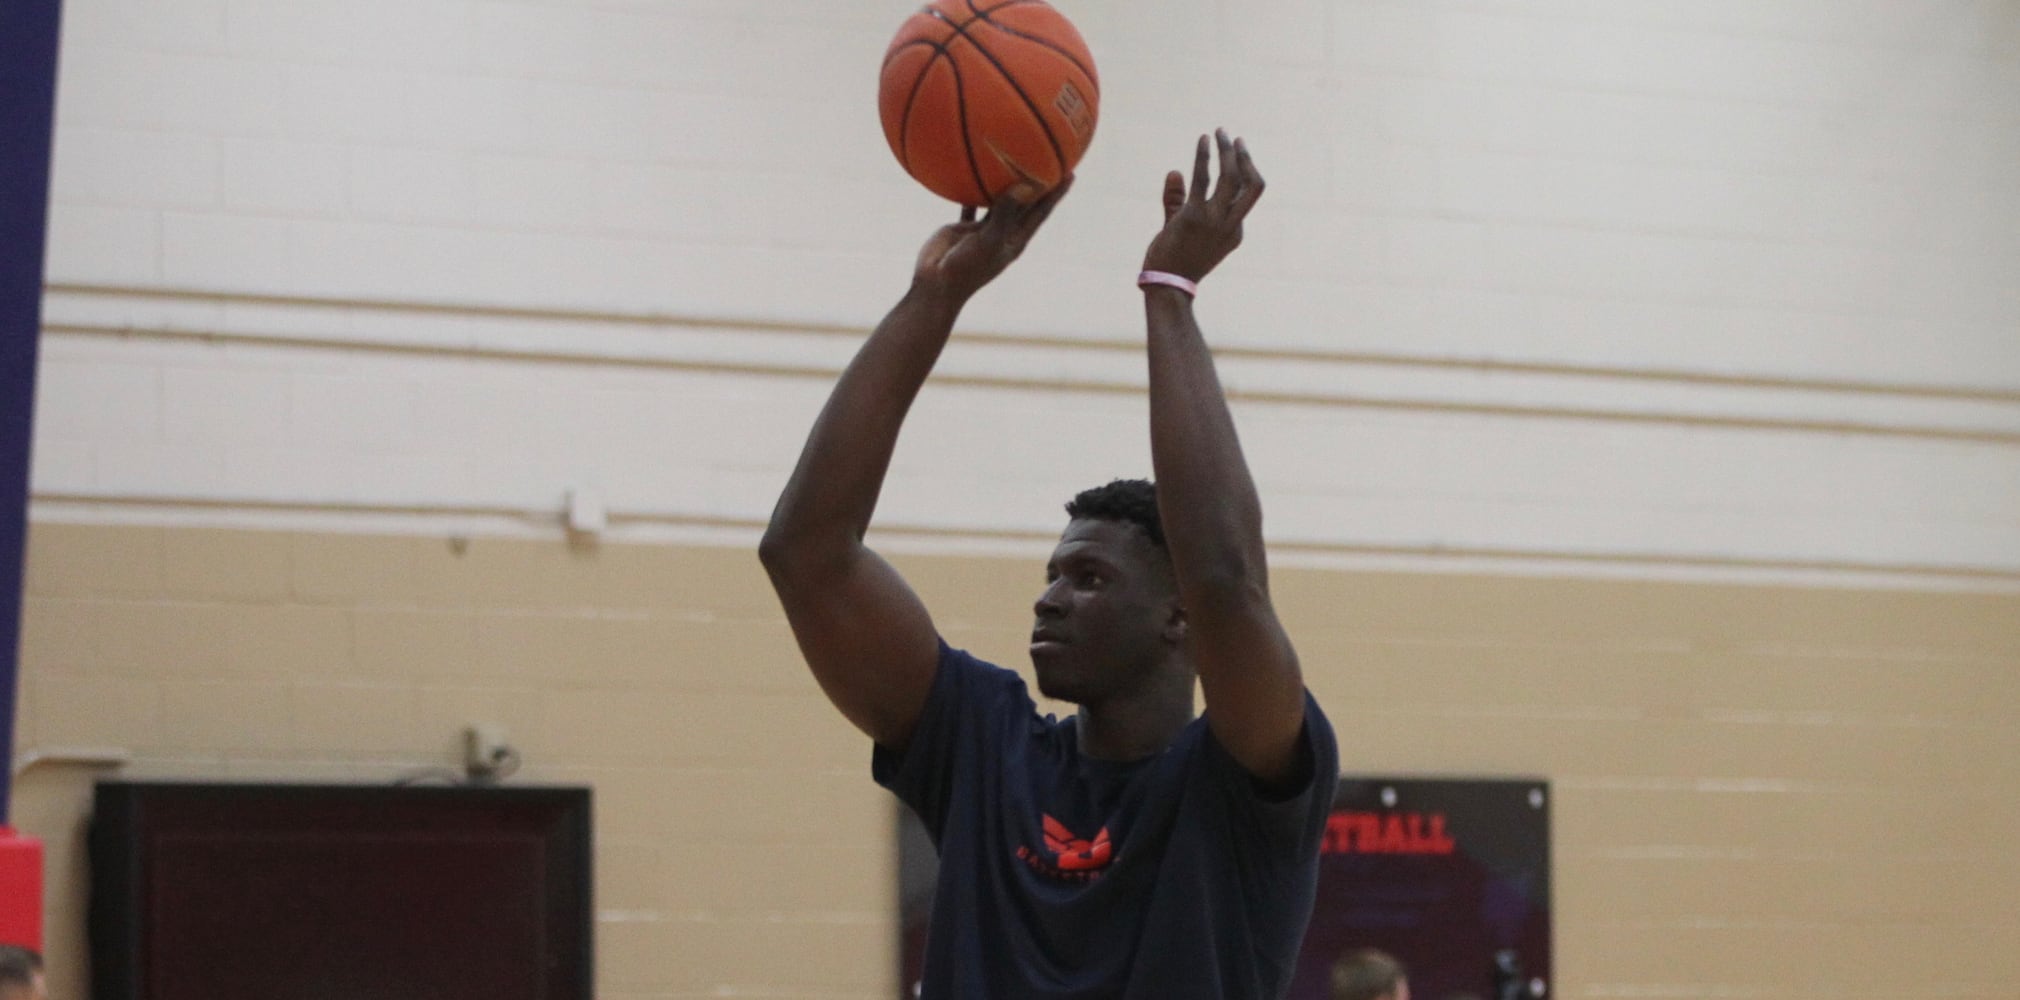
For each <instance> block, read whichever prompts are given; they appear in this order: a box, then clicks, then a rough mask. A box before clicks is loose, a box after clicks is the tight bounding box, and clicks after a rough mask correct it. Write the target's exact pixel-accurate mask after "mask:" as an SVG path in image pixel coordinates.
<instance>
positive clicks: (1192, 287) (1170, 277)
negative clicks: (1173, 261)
mask: <svg viewBox="0 0 2020 1000" xmlns="http://www.w3.org/2000/svg"><path fill="white" fill-rule="evenodd" d="M1136 284H1137V287H1139V288H1149V287H1150V286H1152V285H1168V286H1170V287H1172V288H1176V289H1178V290H1179V291H1181V292H1184V293H1185V294H1187V295H1190V296H1192V297H1193V298H1198V297H1199V284H1198V283H1197V282H1194V281H1190V280H1188V279H1185V278H1181V277H1179V276H1178V275H1176V274H1172V273H1170V272H1169V271H1145V272H1143V273H1142V274H1139V275H1137V276H1136Z"/></svg>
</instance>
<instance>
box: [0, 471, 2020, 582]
mask: <svg viewBox="0 0 2020 1000" xmlns="http://www.w3.org/2000/svg"><path fill="white" fill-rule="evenodd" d="M30 499H31V500H32V501H33V502H34V503H36V504H59V505H76V506H78V507H80V508H87V509H99V510H118V509H126V510H132V511H160V510H180V511H209V512H217V513H224V514H234V513H247V514H344V515H367V516H370V515H381V516H399V515H421V516H430V517H441V518H447V519H455V518H459V517H460V518H501V519H508V518H509V519H516V520H521V521H526V522H529V523H531V522H538V523H551V524H553V525H554V527H555V529H556V530H559V527H560V517H559V514H558V512H556V511H552V510H535V509H530V508H513V507H506V506H502V505H498V506H487V505H446V504H445V505H421V504H385V505H376V504H363V503H320V502H317V503H310V502H288V501H273V500H224V499H210V498H177V497H134V496H118V497H112V496H94V495H89V494H78V493H56V492H40V491H38V492H35V493H33V494H32V495H31V497H30ZM610 524H611V527H612V530H613V531H615V530H619V529H622V528H623V527H624V526H625V525H628V524H629V525H645V526H671V527H684V528H699V529H706V530H711V531H733V532H741V533H748V534H750V535H751V536H753V537H754V536H755V535H756V534H758V533H760V532H762V531H763V530H764V527H765V523H764V522H763V521H761V520H757V519H753V518H736V517H712V516H705V515H688V514H670V513H653V512H627V511H611V512H610ZM871 537H872V540H873V541H874V540H876V539H904V540H916V541H938V542H947V543H971V542H986V543H995V544H1004V543H1010V544H1015V545H1020V546H1026V545H1028V546H1030V547H1032V548H1034V549H1037V548H1042V547H1048V546H1050V545H1052V544H1053V543H1054V542H1056V541H1057V540H1058V537H1057V535H1055V534H1052V533H1049V532H1043V531H1024V530H1009V529H988V528H956V527H939V526H932V525H916V524H889V523H879V524H877V525H875V526H874V527H873V528H872V529H871ZM1269 548H1270V551H1271V552H1272V553H1273V554H1276V555H1280V556H1287V557H1297V556H1306V557H1321V558H1326V557H1330V558H1342V557H1374V558H1411V559H1425V560H1433V561H1437V560H1451V561H1481V562H1488V563H1493V562H1503V563H1510V564H1513V563H1538V562H1543V563H1558V564H1563V565H1565V566H1567V567H1575V566H1586V567H1600V566H1607V567H1658V568H1661V567H1667V568H1678V569H1694V570H1714V571H1732V572H1767V573H1803V574H1825V575H1845V576H1858V577H1895V578H1904V579H1924V580H1929V581H1932V582H1935V581H1945V582H1949V583H1953V584H1966V585H1970V584H1978V585H1984V584H1992V585H1997V586H2001V587H2004V586H2009V585H2020V570H2016V569H2002V568H1997V567H1986V566H1952V565H1938V564H1921V563H1885V562H1859V561H1852V560H1831V559H1771V558H1756V557H1747V556H1716V555H1683V554H1674V553H1664V552H1579V551H1572V550H1561V549H1534V548H1496V547H1485V546H1446V545H1435V544H1428V545H1380V544H1360V543H1346V542H1341V543H1335V542H1312V541H1296V540H1290V541H1283V540H1272V541H1271V542H1270V543H1269Z"/></svg>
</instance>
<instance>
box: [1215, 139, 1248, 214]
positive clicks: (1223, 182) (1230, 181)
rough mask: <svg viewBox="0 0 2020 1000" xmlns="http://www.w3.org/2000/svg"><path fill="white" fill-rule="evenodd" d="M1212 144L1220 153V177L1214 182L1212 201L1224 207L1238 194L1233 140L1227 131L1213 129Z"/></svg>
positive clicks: (1239, 182) (1238, 182)
mask: <svg viewBox="0 0 2020 1000" xmlns="http://www.w3.org/2000/svg"><path fill="white" fill-rule="evenodd" d="M1213 142H1214V145H1215V146H1217V147H1219V152H1220V177H1219V178H1217V179H1216V180H1215V182H1214V186H1213V200H1214V201H1216V202H1219V203H1220V204H1222V205H1226V204H1228V203H1230V202H1232V201H1234V198H1235V195H1236V194H1238V193H1239V192H1240V189H1241V180H1242V178H1241V171H1240V170H1237V169H1235V165H1234V160H1235V156H1234V140H1232V139H1230V138H1228V135H1227V129H1224V128H1217V129H1214V130H1213Z"/></svg>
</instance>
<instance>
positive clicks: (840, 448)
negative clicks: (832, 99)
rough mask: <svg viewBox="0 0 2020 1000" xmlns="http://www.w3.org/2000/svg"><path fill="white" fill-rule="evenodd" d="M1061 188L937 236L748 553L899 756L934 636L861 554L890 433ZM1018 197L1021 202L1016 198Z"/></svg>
mask: <svg viewBox="0 0 2020 1000" xmlns="http://www.w3.org/2000/svg"><path fill="white" fill-rule="evenodd" d="M1069 186H1071V185H1070V182H1069V183H1068V184H1065V185H1061V186H1060V187H1059V188H1057V189H1055V190H1054V191H1052V192H1051V193H1050V194H1047V195H1046V196H1044V197H1042V198H1039V199H1037V200H1035V201H1031V202H1030V203H1028V204H1026V203H1024V202H1023V201H1020V200H1019V195H1010V196H1006V197H1005V198H1003V199H1002V200H1000V201H998V202H997V203H996V204H995V205H994V206H993V207H992V208H991V209H990V210H989V215H988V217H987V218H986V219H984V220H983V221H981V222H974V221H966V220H964V221H962V222H959V223H956V224H954V225H951V226H946V227H944V228H942V229H941V230H940V231H938V232H936V233H934V234H933V237H932V238H931V239H929V240H927V241H926V246H925V248H924V249H922V250H921V251H920V252H919V263H918V267H917V268H916V269H915V271H914V272H913V277H912V287H911V290H910V291H908V292H907V293H906V294H905V297H904V298H903V299H901V300H900V301H899V302H898V304H897V306H896V307H894V308H893V309H892V310H891V312H890V314H889V315H888V316H886V317H884V321H883V322H882V323H880V324H878V325H877V329H876V331H875V332H874V333H872V334H870V338H869V340H867V341H865V342H864V344H863V346H862V348H861V350H859V351H857V353H856V357H855V360H853V361H851V362H850V363H849V367H848V368H847V369H846V370H845V371H843V373H842V377H841V379H840V381H838V382H837V383H836V384H835V389H834V392H833V393H832V394H830V395H829V397H828V402H827V405H826V406H825V407H824V408H823V409H822V410H821V415H820V417H819V418H818V419H816V420H815V421H814V429H813V432H812V433H811V434H809V435H808V437H807V444H806V449H805V450H804V451H802V452H801V453H800V461H799V465H798V466H797V467H796V468H795V469H794V470H793V475H792V479H791V480H789V481H788V482H787V483H786V488H785V492H784V493H783V494H782V495H781V496H780V497H779V502H778V506H777V507H776V508H774V509H773V511H772V518H771V524H770V526H769V527H767V528H766V530H765V535H764V541H763V542H761V543H760V544H759V546H758V555H759V558H761V559H762V560H763V561H764V566H765V571H766V572H767V573H769V574H770V576H771V581H772V587H773V589H774V590H776V591H778V595H779V601H780V603H782V604H783V605H784V606H785V612H786V620H787V621H789V622H791V623H792V628H793V635H794V637H795V638H797V639H798V640H799V646H800V652H801V654H802V655H804V656H805V657H806V660H807V665H808V666H809V667H810V668H812V670H813V673H814V679H815V680H816V681H818V682H819V683H820V685H821V690H822V691H824V692H826V693H827V696H828V699H829V700H830V701H833V702H834V703H835V707H836V708H838V709H840V710H841V712H842V714H843V715H844V716H846V717H847V718H848V720H849V721H850V722H851V723H854V724H855V726H856V728H858V729H861V730H862V731H863V732H864V733H866V734H868V735H869V737H870V738H871V739H873V740H875V741H877V742H878V743H880V744H883V745H884V746H887V747H890V748H892V749H903V748H904V746H905V744H906V743H907V742H908V741H909V740H910V739H911V735H912V728H913V726H914V724H916V723H917V722H918V719H919V712H920V710H921V709H922V708H923V707H924V706H925V703H926V694H927V692H928V691H929V690H930V689H931V688H932V683H933V671H934V669H935V667H936V666H937V664H938V662H939V636H938V633H937V632H936V631H935V630H934V628H933V621H932V618H931V617H930V616H929V615H928V614H927V613H926V608H925V605H923V604H921V603H920V601H919V598H918V596H917V595H916V594H914V593H913V592H912V589H911V587H909V586H907V585H906V583H905V581H904V578H903V577H900V576H899V575H898V573H897V571H896V570H894V569H892V568H891V565H890V564H889V563H887V562H885V561H884V560H883V559H882V558H880V557H879V556H878V555H877V554H876V553H875V552H872V551H871V550H870V549H869V547H868V546H866V545H864V544H863V536H864V534H865V532H867V531H868V530H869V526H870V515H871V514H872V513H873V512H874V511H875V510H876V506H877V494H878V493H879V492H880V491H881V490H882V488H883V483H884V474H885V472H886V470H888V469H889V467H890V464H891V453H892V452H893V451H894V450H895V449H896V447H897V443H898V430H899V428H900V427H901V426H902V425H903V423H904V420H905V413H906V412H907V411H908V410H909V409H910V408H911V405H912V400H913V398H914V397H916V396H917V395H918V392H919V387H920V386H921V385H923V384H924V383H925V381H926V376H927V375H928V374H929V373H931V371H932V370H933V363H934V362H935V361H937V360H938V359H939V356H940V350H941V348H943V347H944V346H946V343H947V337H948V335H949V334H951V333H952V332H953V329H954V320H955V318H956V317H957V316H958V315H960V312H961V307H962V306H963V305H965V304H966V303H967V301H968V299H969V297H970V296H972V295H974V294H975V293H976V292H977V291H980V290H981V288H982V286H984V285H986V284H988V283H989V281H990V280H992V279H993V278H995V277H996V275H998V274H1001V273H1002V272H1003V269H1004V268H1006V267H1008V266H1010V262H1011V261H1014V260H1016V259H1017V255H1018V254H1020V253H1022V252H1023V250H1024V246H1025V244H1026V243H1027V242H1028V241H1029V240H1030V239H1031V236H1032V234H1033V233H1035V232H1037V230H1038V227H1039V226H1040V225H1041V224H1042V223H1044V221H1045V217H1046V216H1047V215H1049V214H1051V212H1052V208H1053V206H1054V205H1056V204H1058V202H1059V199H1060V198H1061V197H1062V196H1063V195H1064V194H1065V193H1066V188H1067V187H1069ZM1020 194H1022V196H1023V197H1025V198H1028V197H1029V195H1028V193H1020Z"/></svg>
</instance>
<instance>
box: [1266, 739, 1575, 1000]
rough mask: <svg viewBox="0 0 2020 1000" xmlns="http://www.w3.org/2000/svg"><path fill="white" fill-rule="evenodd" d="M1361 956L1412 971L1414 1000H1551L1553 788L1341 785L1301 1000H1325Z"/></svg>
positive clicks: (1532, 783)
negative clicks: (1366, 951) (1338, 966)
mask: <svg viewBox="0 0 2020 1000" xmlns="http://www.w3.org/2000/svg"><path fill="white" fill-rule="evenodd" d="M1359 948H1377V949H1380V950H1381V951H1384V952H1387V953H1388V954H1390V955H1392V956H1394V957H1395V958H1397V959H1399V960H1401V962H1402V963H1403V966H1404V967H1405V968H1406V969H1408V970H1409V979H1410V996H1411V998H1412V1000H1464V998H1471V1000H1540V998H1542V997H1545V996H1547V995H1548V993H1549V989H1550V983H1551V978H1550V976H1551V961H1550V950H1551V949H1550V790H1549V786H1548V784H1546V783H1545V782H1542V781H1536V780H1527V781H1508V780H1495V779H1482V780H1447V779H1400V778H1367V777H1347V778H1342V779H1341V781H1340V789H1339V792H1338V793H1337V794H1336V795H1335V796H1334V797H1333V814H1332V816H1331V817H1330V818H1329V819H1328V822H1327V825H1326V838H1325V843H1324V845H1323V847H1322V848H1321V853H1320V855H1319V902H1318V906H1317V908H1316V909H1315V910H1314V911H1313V913H1312V923H1311V927H1310V929H1308V930H1307V931H1306V932H1305V947H1304V951H1303V952H1302V953H1301V954H1300V955H1299V958H1298V972H1297V978H1296V979H1295V980H1293V981H1292V984H1291V992H1290V996H1291V997H1292V1000H1327V997H1328V992H1327V987H1328V983H1329V976H1330V973H1331V970H1332V966H1333V964H1334V963H1335V962H1337V961H1338V960H1339V959H1340V957H1341V956H1344V955H1346V954H1348V953H1349V952H1352V951H1354V950H1356V949H1359Z"/></svg>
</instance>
